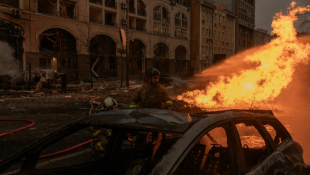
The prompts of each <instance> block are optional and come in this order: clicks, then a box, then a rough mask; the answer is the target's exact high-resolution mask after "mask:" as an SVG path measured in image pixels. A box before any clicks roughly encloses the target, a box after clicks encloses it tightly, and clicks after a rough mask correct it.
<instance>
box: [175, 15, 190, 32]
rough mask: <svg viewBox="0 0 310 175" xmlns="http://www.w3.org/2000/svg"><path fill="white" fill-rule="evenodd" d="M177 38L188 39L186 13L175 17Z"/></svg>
mask: <svg viewBox="0 0 310 175" xmlns="http://www.w3.org/2000/svg"><path fill="white" fill-rule="evenodd" d="M175 26H176V28H175V37H177V38H180V37H181V38H187V27H188V23H187V18H186V16H185V14H184V13H182V12H180V13H177V14H176V15H175Z"/></svg>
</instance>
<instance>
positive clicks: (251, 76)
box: [177, 2, 310, 108]
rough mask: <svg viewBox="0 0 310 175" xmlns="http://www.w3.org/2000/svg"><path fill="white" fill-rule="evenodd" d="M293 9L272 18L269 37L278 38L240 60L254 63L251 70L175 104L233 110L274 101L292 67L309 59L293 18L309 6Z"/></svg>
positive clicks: (222, 79)
mask: <svg viewBox="0 0 310 175" xmlns="http://www.w3.org/2000/svg"><path fill="white" fill-rule="evenodd" d="M295 5H296V3H295V2H292V3H291V6H290V7H289V8H288V13H287V15H284V14H282V12H280V13H277V14H276V16H275V17H274V20H273V22H272V28H273V31H272V34H276V36H277V38H275V39H273V40H272V41H271V42H270V43H268V44H266V45H264V46H263V47H260V48H259V49H258V50H257V51H255V52H254V53H251V54H250V55H248V56H246V57H245V58H244V59H243V61H244V62H251V63H256V66H255V67H254V68H252V69H248V70H242V71H240V72H238V73H233V74H231V75H230V76H226V77H224V76H220V77H219V78H218V80H217V81H216V82H213V83H209V84H208V85H207V86H206V88H205V90H194V91H190V92H186V93H184V94H182V95H179V96H178V97H177V98H178V100H183V101H186V102H188V103H190V104H195V105H197V106H198V107H202V108H211V107H233V106H235V105H238V104H241V105H244V104H246V105H247V104H251V103H252V102H253V100H255V101H264V100H274V98H275V97H277V96H278V95H279V94H280V93H281V90H282V89H283V88H285V87H286V86H287V85H288V84H289V83H290V82H291V80H292V75H293V73H294V67H295V65H296V64H298V63H307V62H308V60H309V59H310V58H309V51H310V45H309V44H304V43H301V42H298V40H297V37H296V34H297V32H296V30H295V28H294V22H295V21H296V20H297V17H296V14H297V13H299V14H303V13H305V12H306V11H310V6H307V7H295ZM250 99H252V100H250Z"/></svg>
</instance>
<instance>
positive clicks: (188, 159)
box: [169, 122, 238, 175]
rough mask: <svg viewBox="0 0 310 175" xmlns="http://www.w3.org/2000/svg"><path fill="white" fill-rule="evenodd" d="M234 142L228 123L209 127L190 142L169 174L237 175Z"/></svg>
mask: <svg viewBox="0 0 310 175" xmlns="http://www.w3.org/2000/svg"><path fill="white" fill-rule="evenodd" d="M234 140H235V139H234V138H233V137H232V134H231V125H230V123H229V122H224V123H223V122H221V123H220V124H216V125H213V126H211V127H209V128H208V129H206V130H205V131H204V132H203V133H202V134H200V135H199V136H198V137H197V138H196V139H195V140H193V141H192V143H191V145H190V146H189V147H188V148H187V150H185V151H184V153H185V154H184V155H183V156H182V157H181V158H180V159H179V161H178V162H177V164H176V166H175V167H174V168H173V170H172V172H171V173H169V174H174V175H187V174H191V175H204V174H206V175H207V174H208V175H209V174H214V175H215V174H223V175H229V174H238V173H237V171H238V170H237V167H238V165H237V164H238V160H237V155H235V151H234V150H235V146H234V145H235V143H234Z"/></svg>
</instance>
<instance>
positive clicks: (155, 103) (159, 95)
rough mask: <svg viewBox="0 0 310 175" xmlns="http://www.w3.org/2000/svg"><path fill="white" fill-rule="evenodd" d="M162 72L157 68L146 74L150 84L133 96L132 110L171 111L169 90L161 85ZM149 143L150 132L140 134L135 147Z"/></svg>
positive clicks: (144, 85)
mask: <svg viewBox="0 0 310 175" xmlns="http://www.w3.org/2000/svg"><path fill="white" fill-rule="evenodd" d="M159 75H160V72H159V71H158V70H157V69H156V68H152V69H149V70H148V71H147V72H146V78H147V79H148V82H147V83H145V84H143V85H142V86H141V87H140V88H138V89H137V90H136V92H135V93H134V94H133V96H132V102H131V103H130V108H136V107H137V106H139V107H142V108H160V109H163V108H165V109H170V108H171V106H172V101H171V99H170V97H169V94H168V91H167V89H166V88H165V87H164V86H163V85H161V84H159ZM147 141H148V132H139V134H137V136H136V141H135V146H142V145H144V144H146V143H147Z"/></svg>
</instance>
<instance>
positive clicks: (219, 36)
mask: <svg viewBox="0 0 310 175" xmlns="http://www.w3.org/2000/svg"><path fill="white" fill-rule="evenodd" d="M219 41H221V31H219Z"/></svg>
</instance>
